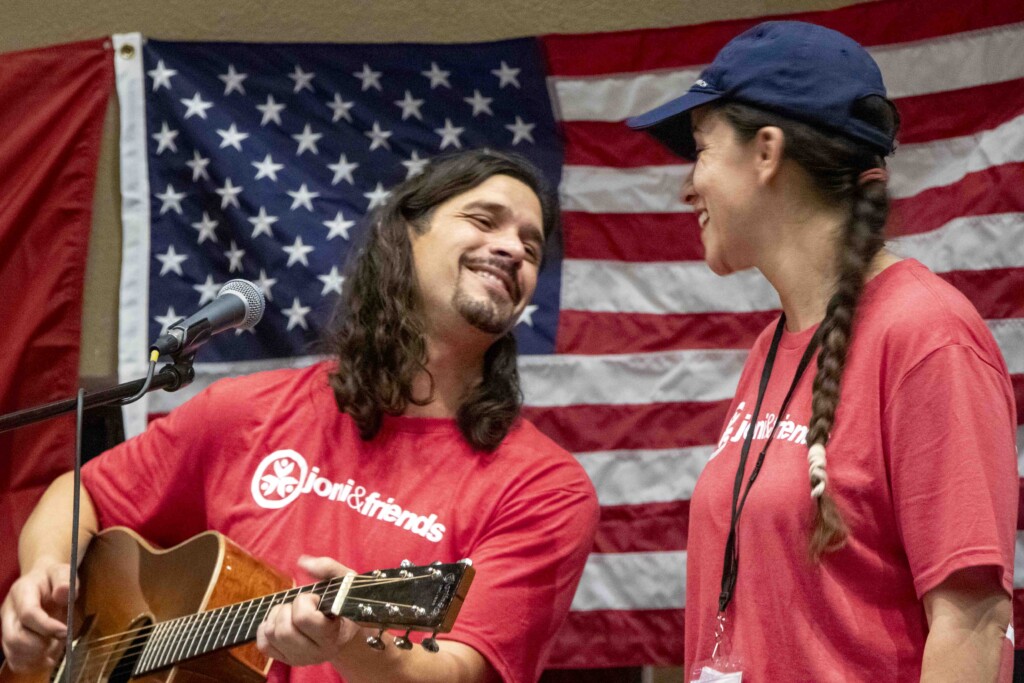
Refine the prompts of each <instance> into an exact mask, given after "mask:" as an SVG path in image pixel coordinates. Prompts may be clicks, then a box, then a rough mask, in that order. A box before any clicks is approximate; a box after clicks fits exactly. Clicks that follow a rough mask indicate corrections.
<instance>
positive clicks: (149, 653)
mask: <svg viewBox="0 0 1024 683" xmlns="http://www.w3.org/2000/svg"><path fill="white" fill-rule="evenodd" d="M161 626H162V624H157V625H155V626H154V627H153V630H152V631H150V632H149V637H148V638H146V644H145V645H143V646H142V654H141V655H139V661H137V662H135V670H134V671H132V674H133V675H135V676H138V675H139V673H140V672H141V671H143V670H144V669H145V668H146V667H147V666H149V660H150V659H152V657H153V653H154V652H156V647H157V639H158V638H159V637H160V627H161Z"/></svg>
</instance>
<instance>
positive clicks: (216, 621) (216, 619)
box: [199, 607, 227, 654]
mask: <svg viewBox="0 0 1024 683" xmlns="http://www.w3.org/2000/svg"><path fill="white" fill-rule="evenodd" d="M225 612H227V609H226V608H224V607H218V608H217V609H215V610H211V611H210V615H211V616H212V619H210V627H209V628H208V629H207V630H206V639H205V641H203V642H202V644H201V645H200V648H199V649H200V651H201V652H202V653H204V654H205V653H207V652H210V651H211V650H213V649H214V648H213V645H214V643H215V641H216V634H217V629H218V628H219V627H220V624H221V622H222V621H223V620H224V613H225Z"/></svg>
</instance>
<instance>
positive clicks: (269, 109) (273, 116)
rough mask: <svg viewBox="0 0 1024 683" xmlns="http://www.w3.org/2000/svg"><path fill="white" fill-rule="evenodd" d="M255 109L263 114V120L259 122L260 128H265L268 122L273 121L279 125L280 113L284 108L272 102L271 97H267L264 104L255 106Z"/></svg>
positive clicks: (272, 98)
mask: <svg viewBox="0 0 1024 683" xmlns="http://www.w3.org/2000/svg"><path fill="white" fill-rule="evenodd" d="M256 108H257V109H259V110H260V111H261V112H263V119H262V120H261V121H260V126H265V125H267V123H269V122H270V121H273V122H274V123H276V124H277V125H279V126H280V125H281V112H282V111H284V108H285V106H284V105H283V104H280V103H278V102H275V101H274V96H273V95H267V102H266V104H257V105H256Z"/></svg>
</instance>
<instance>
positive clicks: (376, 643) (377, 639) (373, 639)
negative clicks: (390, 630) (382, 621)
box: [366, 626, 384, 650]
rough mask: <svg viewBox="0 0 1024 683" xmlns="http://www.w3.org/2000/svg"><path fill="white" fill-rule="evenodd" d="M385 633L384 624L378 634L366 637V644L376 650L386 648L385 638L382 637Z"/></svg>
mask: <svg viewBox="0 0 1024 683" xmlns="http://www.w3.org/2000/svg"><path fill="white" fill-rule="evenodd" d="M383 635H384V627H383V626H382V627H381V629H380V630H379V631H377V635H375V636H370V637H369V638H367V639H366V644H367V645H369V646H370V647H372V648H373V649H374V650H383V649H384V639H383V638H382V637H381V636H383Z"/></svg>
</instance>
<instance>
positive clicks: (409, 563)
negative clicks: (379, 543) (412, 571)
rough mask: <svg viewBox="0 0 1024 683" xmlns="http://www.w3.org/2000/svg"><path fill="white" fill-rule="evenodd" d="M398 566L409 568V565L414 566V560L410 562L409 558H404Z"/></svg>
mask: <svg viewBox="0 0 1024 683" xmlns="http://www.w3.org/2000/svg"><path fill="white" fill-rule="evenodd" d="M398 566H399V567H401V568H402V569H408V568H409V567H411V566H412V562H410V561H409V560H402V561H401V563H400V564H399V565H398Z"/></svg>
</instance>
